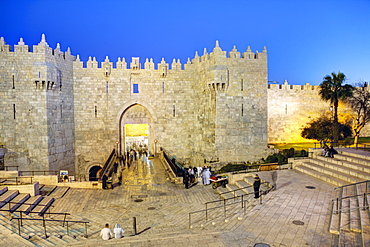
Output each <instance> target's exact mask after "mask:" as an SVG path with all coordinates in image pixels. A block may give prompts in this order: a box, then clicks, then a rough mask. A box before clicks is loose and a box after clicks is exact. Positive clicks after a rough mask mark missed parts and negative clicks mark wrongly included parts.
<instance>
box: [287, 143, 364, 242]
mask: <svg viewBox="0 0 370 247" xmlns="http://www.w3.org/2000/svg"><path fill="white" fill-rule="evenodd" d="M337 151H338V154H335V155H334V158H330V157H324V156H322V150H321V149H311V150H310V152H312V154H311V157H309V158H306V159H299V160H293V168H295V169H296V170H298V171H300V172H303V173H305V174H308V175H310V176H313V177H315V178H318V179H320V180H324V181H325V182H328V183H330V184H333V185H336V186H338V187H337V188H336V189H335V196H334V197H335V199H333V200H332V201H331V209H330V210H331V211H330V222H329V232H330V233H331V234H333V238H334V246H354V247H357V246H370V237H369V236H370V211H369V206H368V205H369V202H370V194H369V193H370V152H366V151H362V150H356V149H351V148H338V149H337ZM366 181H367V182H366Z"/></svg>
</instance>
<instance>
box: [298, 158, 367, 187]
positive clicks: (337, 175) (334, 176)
mask: <svg viewBox="0 0 370 247" xmlns="http://www.w3.org/2000/svg"><path fill="white" fill-rule="evenodd" d="M302 166H304V167H307V168H309V169H311V170H314V171H316V172H319V173H320V174H322V175H321V176H320V177H321V178H320V179H322V180H324V181H327V182H329V181H336V180H342V181H345V184H351V183H357V182H361V181H363V180H362V179H360V178H358V177H355V176H352V175H349V174H346V173H343V172H340V171H336V170H332V169H329V168H326V167H323V166H320V165H317V164H314V163H312V162H308V161H304V162H302V165H301V166H299V167H302ZM296 168H297V167H296ZM334 184H335V183H334ZM335 185H337V184H335ZM342 185H343V184H338V186H342Z"/></svg>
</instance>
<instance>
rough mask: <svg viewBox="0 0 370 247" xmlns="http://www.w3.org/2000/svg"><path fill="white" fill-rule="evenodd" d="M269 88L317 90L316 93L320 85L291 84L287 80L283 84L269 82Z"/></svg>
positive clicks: (276, 89) (279, 89) (278, 89)
mask: <svg viewBox="0 0 370 247" xmlns="http://www.w3.org/2000/svg"><path fill="white" fill-rule="evenodd" d="M267 88H268V89H269V90H270V91H271V90H275V91H315V92H316V93H317V91H318V90H319V86H314V85H310V83H306V84H305V85H289V83H288V81H287V80H285V81H284V83H283V84H268V87H267Z"/></svg>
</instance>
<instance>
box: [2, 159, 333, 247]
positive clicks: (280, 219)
mask: <svg viewBox="0 0 370 247" xmlns="http://www.w3.org/2000/svg"><path fill="white" fill-rule="evenodd" d="M123 174H124V176H123V177H124V181H123V185H122V186H119V187H115V188H114V189H113V190H95V189H70V191H68V193H67V194H66V195H65V196H64V197H63V198H61V199H58V200H57V201H56V202H55V203H54V206H55V207H54V209H53V212H69V213H71V219H77V220H80V219H84V220H87V221H89V222H90V224H89V225H90V227H89V230H88V235H89V237H88V238H87V239H79V241H76V242H73V243H72V242H71V243H66V244H64V245H65V246H106V245H107V246H168V247H170V246H176V247H181V246H187V247H188V246H189V245H194V244H195V245H197V246H212V247H218V246H228V247H232V246H255V245H256V244H259V243H263V244H267V245H269V246H292V247H293V246H294V247H295V246H297V247H299V246H331V245H332V237H331V234H330V233H329V232H328V220H329V214H328V213H329V203H330V200H331V199H332V198H334V194H333V189H334V186H332V185H329V184H327V183H325V182H322V181H320V180H317V179H315V178H312V177H310V176H307V175H304V174H301V173H299V172H297V171H295V170H281V171H278V180H277V190H275V191H272V192H270V193H269V194H267V195H266V196H264V197H263V198H262V204H261V203H260V201H259V200H254V199H253V200H252V201H251V202H250V203H249V204H248V210H246V211H245V213H244V211H243V209H241V207H240V208H239V207H238V205H236V206H235V208H230V209H228V212H227V214H228V215H229V217H227V219H226V220H225V219H224V217H223V211H222V210H220V211H218V209H216V210H214V212H213V213H210V217H212V218H211V219H209V220H208V221H207V222H205V220H204V213H199V214H198V213H196V214H194V218H193V220H192V221H193V222H192V225H191V228H189V213H190V212H195V211H198V210H203V209H205V202H208V201H215V200H218V199H220V197H219V195H218V194H217V190H214V189H212V188H211V186H204V185H202V184H197V185H195V186H193V187H191V188H190V189H185V188H184V186H183V185H176V184H173V183H171V182H170V181H169V180H168V179H167V178H166V175H165V170H164V168H163V166H162V164H161V162H160V161H159V160H158V159H154V160H152V162H150V163H149V164H148V165H146V164H145V163H138V164H137V165H135V166H132V167H130V168H129V169H125V170H124V172H123ZM259 175H260V177H261V178H262V179H264V180H266V181H271V173H270V172H259ZM306 186H311V187H310V188H311V189H309V188H306ZM312 187H315V188H312ZM133 217H136V221H137V233H139V234H137V235H135V236H133V234H134V230H133ZM105 223H109V224H110V226H111V229H112V230H113V227H114V225H115V224H116V223H119V224H120V225H121V226H122V228H123V229H124V230H125V231H126V232H125V234H124V238H122V239H119V240H116V239H111V240H108V241H104V240H101V239H100V237H99V231H100V229H101V228H102V227H103V226H104V224H105ZM16 236H17V235H16V234H13V233H9V234H7V232H6V231H5V232H3V233H2V234H1V235H0V240H3V242H2V243H3V244H2V245H0V246H21V245H4V244H6V243H9V242H11V238H13V239H14V241H15V238H16ZM9 238H10V239H9ZM23 246H25V245H23ZM30 246H31V245H30ZM256 246H258V245H256Z"/></svg>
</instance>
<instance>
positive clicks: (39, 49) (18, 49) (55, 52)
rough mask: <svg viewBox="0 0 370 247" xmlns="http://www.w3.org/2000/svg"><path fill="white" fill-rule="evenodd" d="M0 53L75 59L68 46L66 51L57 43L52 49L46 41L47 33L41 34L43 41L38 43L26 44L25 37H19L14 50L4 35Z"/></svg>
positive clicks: (1, 40)
mask: <svg viewBox="0 0 370 247" xmlns="http://www.w3.org/2000/svg"><path fill="white" fill-rule="evenodd" d="M0 53H12V54H14V55H17V54H40V53H42V54H45V55H50V56H53V57H55V58H56V59H61V60H74V59H75V57H74V56H73V55H71V49H70V48H69V47H68V48H67V51H66V52H62V51H61V50H60V44H59V43H57V47H56V48H55V49H52V48H51V47H49V45H48V43H47V42H46V37H45V34H42V35H41V41H40V42H39V43H38V44H37V45H33V46H32V51H31V48H30V46H28V45H26V44H25V42H24V40H23V38H20V39H19V42H18V43H17V44H16V45H14V50H13V49H12V47H11V46H10V45H8V44H6V42H5V39H4V37H0Z"/></svg>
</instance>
